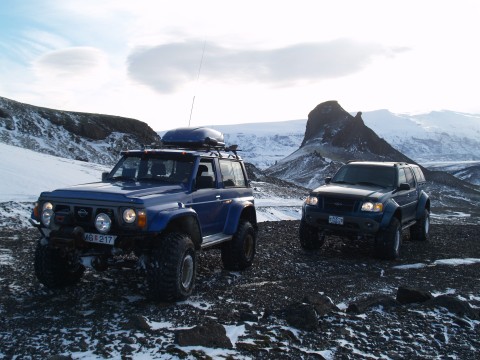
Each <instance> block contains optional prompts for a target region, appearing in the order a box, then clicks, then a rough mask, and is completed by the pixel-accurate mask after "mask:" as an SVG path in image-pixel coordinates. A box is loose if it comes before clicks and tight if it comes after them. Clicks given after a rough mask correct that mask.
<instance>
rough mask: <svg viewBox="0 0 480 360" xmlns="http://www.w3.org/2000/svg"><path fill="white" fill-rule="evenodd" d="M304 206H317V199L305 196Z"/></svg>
mask: <svg viewBox="0 0 480 360" xmlns="http://www.w3.org/2000/svg"><path fill="white" fill-rule="evenodd" d="M305 204H307V205H317V204H318V198H317V197H316V196H307V198H306V199H305Z"/></svg>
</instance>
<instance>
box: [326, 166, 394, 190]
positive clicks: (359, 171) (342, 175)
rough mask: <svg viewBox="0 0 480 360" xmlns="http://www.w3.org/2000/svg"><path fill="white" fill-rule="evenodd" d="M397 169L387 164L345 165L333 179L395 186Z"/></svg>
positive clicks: (343, 181)
mask: <svg viewBox="0 0 480 360" xmlns="http://www.w3.org/2000/svg"><path fill="white" fill-rule="evenodd" d="M394 181H395V169H394V168H393V167H387V166H365V165H345V166H343V167H341V168H340V170H338V172H337V173H336V174H335V176H334V177H333V179H332V182H333V183H346V184H359V185H362V184H364V185H373V186H380V187H384V188H393V184H394Z"/></svg>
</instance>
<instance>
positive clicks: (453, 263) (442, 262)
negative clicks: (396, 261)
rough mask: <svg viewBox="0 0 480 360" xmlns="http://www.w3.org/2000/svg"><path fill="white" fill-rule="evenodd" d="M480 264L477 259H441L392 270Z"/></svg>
mask: <svg viewBox="0 0 480 360" xmlns="http://www.w3.org/2000/svg"><path fill="white" fill-rule="evenodd" d="M477 263H480V259H476V258H465V259H439V260H435V261H433V262H432V263H431V264H424V263H417V264H405V265H398V266H394V267H392V269H397V270H410V269H421V268H423V267H426V266H435V265H448V266H459V265H473V264H477Z"/></svg>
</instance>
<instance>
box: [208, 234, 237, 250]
mask: <svg viewBox="0 0 480 360" xmlns="http://www.w3.org/2000/svg"><path fill="white" fill-rule="evenodd" d="M231 239H232V235H226V234H224V233H219V234H213V235H208V236H205V237H204V238H203V242H202V249H205V248H208V247H210V246H214V245H218V244H220V243H223V242H225V241H229V240H231Z"/></svg>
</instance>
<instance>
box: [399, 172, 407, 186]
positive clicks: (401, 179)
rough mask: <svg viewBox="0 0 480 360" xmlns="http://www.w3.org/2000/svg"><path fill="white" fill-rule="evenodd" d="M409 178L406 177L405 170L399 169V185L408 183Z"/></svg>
mask: <svg viewBox="0 0 480 360" xmlns="http://www.w3.org/2000/svg"><path fill="white" fill-rule="evenodd" d="M406 182H407V177H406V176H405V170H403V169H399V170H398V185H400V184H403V183H406Z"/></svg>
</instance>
